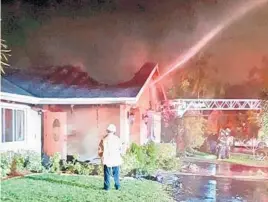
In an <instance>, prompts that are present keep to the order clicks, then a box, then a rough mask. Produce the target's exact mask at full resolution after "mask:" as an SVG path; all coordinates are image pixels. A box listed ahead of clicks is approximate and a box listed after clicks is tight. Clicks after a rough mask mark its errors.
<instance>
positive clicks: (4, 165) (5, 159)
mask: <svg viewBox="0 0 268 202" xmlns="http://www.w3.org/2000/svg"><path fill="white" fill-rule="evenodd" d="M12 159H13V152H3V153H1V166H0V167H1V177H6V176H7V175H8V174H9V173H10V169H11V163H12Z"/></svg>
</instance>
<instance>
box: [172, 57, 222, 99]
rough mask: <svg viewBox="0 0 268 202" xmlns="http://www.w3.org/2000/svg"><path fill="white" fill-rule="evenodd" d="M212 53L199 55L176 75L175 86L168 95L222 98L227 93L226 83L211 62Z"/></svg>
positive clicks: (173, 96) (173, 97)
mask: <svg viewBox="0 0 268 202" xmlns="http://www.w3.org/2000/svg"><path fill="white" fill-rule="evenodd" d="M211 57H212V56H211V55H210V54H206V55H205V54H203V55H199V56H197V57H196V58H195V59H193V60H192V61H190V63H189V66H188V67H187V68H183V69H181V70H180V71H179V72H178V73H177V74H176V75H174V79H173V80H174V82H173V86H172V87H171V88H170V89H169V91H168V95H169V97H170V98H172V99H175V98H178V97H184V98H192V97H193V98H214V97H216V98H221V97H223V96H224V94H225V84H223V83H222V82H221V81H220V80H219V79H218V77H219V75H218V70H217V68H216V67H214V66H212V65H211V64H210V58H211Z"/></svg>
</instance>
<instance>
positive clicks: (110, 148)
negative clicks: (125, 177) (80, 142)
mask: <svg viewBox="0 0 268 202" xmlns="http://www.w3.org/2000/svg"><path fill="white" fill-rule="evenodd" d="M115 133H116V126H115V125H114V124H110V125H109V126H108V127H107V129H106V135H105V136H104V138H103V139H102V140H101V141H100V144H99V149H98V153H99V156H100V157H101V159H102V164H103V170H104V190H106V191H107V190H109V189H110V176H111V175H113V178H114V182H115V189H116V190H118V189H119V188H120V180H119V176H120V165H121V164H122V158H121V143H120V139H119V137H118V136H116V134H115Z"/></svg>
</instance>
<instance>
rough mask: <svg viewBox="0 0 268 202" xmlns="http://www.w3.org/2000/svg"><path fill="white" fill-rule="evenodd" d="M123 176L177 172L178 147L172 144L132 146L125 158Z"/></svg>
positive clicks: (122, 169)
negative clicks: (157, 171) (159, 170)
mask: <svg viewBox="0 0 268 202" xmlns="http://www.w3.org/2000/svg"><path fill="white" fill-rule="evenodd" d="M123 160H124V163H123V165H122V167H121V173H122V175H130V176H131V175H148V174H151V173H153V172H155V171H156V170H157V169H163V170H167V171H168V170H176V169H177V168H178V165H179V164H178V159H176V147H175V146H174V145H172V144H155V143H153V142H150V143H148V144H146V145H144V146H138V145H136V144H132V145H131V147H130V149H129V150H128V151H127V153H126V154H125V156H124V157H123Z"/></svg>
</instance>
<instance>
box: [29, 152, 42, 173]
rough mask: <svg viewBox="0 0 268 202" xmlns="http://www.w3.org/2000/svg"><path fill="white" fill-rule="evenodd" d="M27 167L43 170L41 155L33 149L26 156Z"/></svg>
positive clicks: (38, 170) (36, 170) (33, 170)
mask: <svg viewBox="0 0 268 202" xmlns="http://www.w3.org/2000/svg"><path fill="white" fill-rule="evenodd" d="M25 168H26V170H29V171H32V172H41V171H42V170H43V166H42V163H41V155H40V154H38V153H36V152H33V151H27V153H26V158H25Z"/></svg>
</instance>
